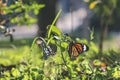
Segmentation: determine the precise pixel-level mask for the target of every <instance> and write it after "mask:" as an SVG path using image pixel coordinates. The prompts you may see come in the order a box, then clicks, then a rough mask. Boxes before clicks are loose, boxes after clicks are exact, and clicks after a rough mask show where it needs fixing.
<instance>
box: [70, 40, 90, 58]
mask: <svg viewBox="0 0 120 80" xmlns="http://www.w3.org/2000/svg"><path fill="white" fill-rule="evenodd" d="M88 49H89V48H88V46H87V45H85V44H81V43H73V42H71V43H70V44H69V46H68V53H69V56H70V58H72V59H73V58H76V57H78V56H79V55H80V54H81V53H82V52H85V51H87V50H88Z"/></svg>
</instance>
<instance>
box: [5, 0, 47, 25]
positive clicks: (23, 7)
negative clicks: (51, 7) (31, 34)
mask: <svg viewBox="0 0 120 80" xmlns="http://www.w3.org/2000/svg"><path fill="white" fill-rule="evenodd" d="M43 7H45V5H44V4H38V3H36V2H35V1H32V3H30V4H27V3H23V2H22V1H16V2H15V4H11V5H10V6H6V7H3V10H4V11H5V12H6V14H7V15H11V16H13V17H10V21H11V23H17V24H18V25H21V24H27V25H28V24H32V23H35V22H36V21H37V19H36V18H35V15H38V13H39V10H40V9H41V8H43ZM14 15H17V16H14Z"/></svg>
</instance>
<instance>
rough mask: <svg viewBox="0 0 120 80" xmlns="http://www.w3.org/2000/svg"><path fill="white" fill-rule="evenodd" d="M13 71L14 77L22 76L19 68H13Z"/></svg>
mask: <svg viewBox="0 0 120 80" xmlns="http://www.w3.org/2000/svg"><path fill="white" fill-rule="evenodd" d="M11 72H12V75H13V76H14V77H19V76H20V72H19V70H18V69H15V68H12V70H11Z"/></svg>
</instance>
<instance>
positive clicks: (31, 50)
mask: <svg viewBox="0 0 120 80" xmlns="http://www.w3.org/2000/svg"><path fill="white" fill-rule="evenodd" d="M49 30H50V31H49ZM92 34H93V32H92ZM92 34H91V35H92ZM48 35H49V37H48ZM36 40H37V38H35V39H34V40H33V43H32V44H31V46H30V45H29V46H28V45H27V44H29V42H28V40H19V42H18V41H16V42H14V44H18V43H19V44H23V45H22V47H19V48H17V47H16V48H11V49H8V48H7V49H5V48H4V49H1V50H0V72H1V73H0V78H1V80H10V79H13V80H60V79H63V80H70V79H71V80H78V79H80V80H101V79H102V80H106V79H107V80H111V79H112V80H113V79H114V80H119V79H120V61H119V57H120V55H119V54H120V52H116V51H114V50H111V51H107V52H105V54H103V55H102V56H101V55H99V49H98V48H97V46H96V45H95V43H94V42H93V41H90V42H87V41H86V40H82V39H80V38H76V40H73V39H71V37H70V36H68V35H64V34H63V33H62V32H61V31H60V30H59V29H58V28H57V27H56V26H54V25H52V26H49V28H48V33H47V35H46V37H45V38H44V40H45V41H46V45H47V46H49V45H51V44H52V45H54V46H56V47H57V50H56V54H55V55H50V56H48V58H47V59H44V54H43V49H42V48H43V46H39V45H37V44H36ZM70 41H75V42H79V43H84V44H87V45H88V46H89V51H88V52H84V53H82V54H80V55H79V56H78V57H77V58H76V59H71V58H70V57H69V55H68V45H69V42H70ZM25 44H26V45H25ZM53 48H55V47H52V49H53ZM53 50H54V49H53Z"/></svg>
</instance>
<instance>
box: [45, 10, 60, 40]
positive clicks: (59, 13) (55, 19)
mask: <svg viewBox="0 0 120 80" xmlns="http://www.w3.org/2000/svg"><path fill="white" fill-rule="evenodd" d="M61 12H62V9H60V11H59V12H58V14H57V16H56V17H55V19H54V21H53V22H52V25H51V26H50V29H49V31H48V36H47V38H49V37H50V33H51V30H52V26H53V25H54V24H55V22H56V21H57V19H58V17H59V16H60V14H61Z"/></svg>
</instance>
